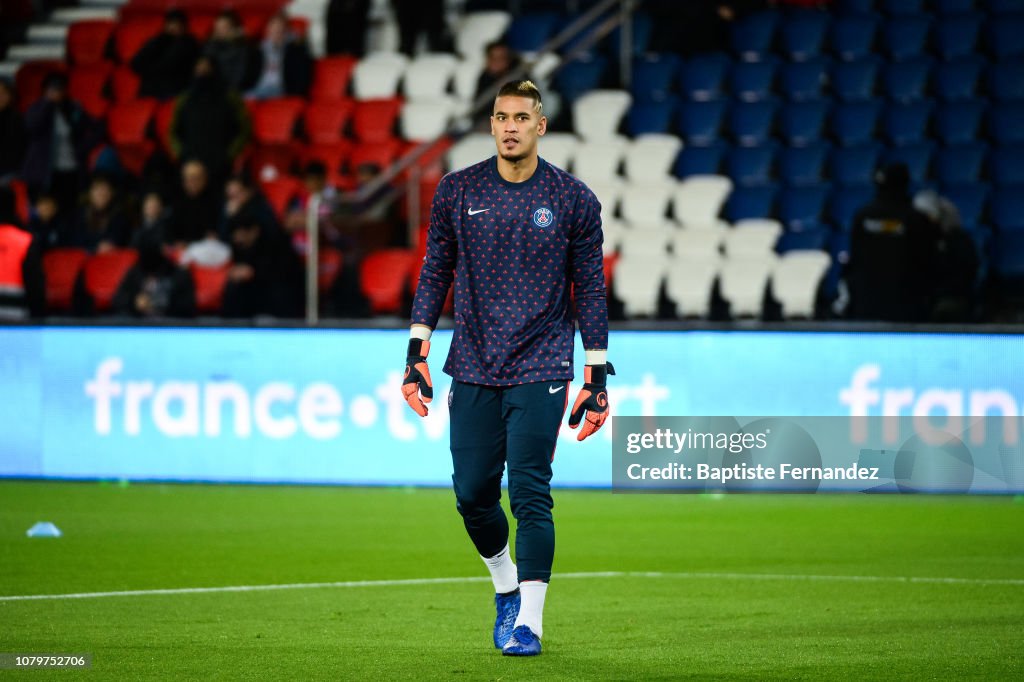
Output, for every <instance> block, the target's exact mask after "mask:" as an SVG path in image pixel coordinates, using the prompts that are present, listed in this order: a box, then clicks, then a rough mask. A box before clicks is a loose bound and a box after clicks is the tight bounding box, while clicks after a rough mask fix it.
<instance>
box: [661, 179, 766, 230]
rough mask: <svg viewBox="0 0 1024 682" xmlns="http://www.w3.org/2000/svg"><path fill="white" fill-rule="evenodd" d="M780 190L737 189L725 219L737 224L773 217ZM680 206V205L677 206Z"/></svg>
mask: <svg viewBox="0 0 1024 682" xmlns="http://www.w3.org/2000/svg"><path fill="white" fill-rule="evenodd" d="M777 193H778V188H777V187H774V186H769V187H737V188H735V189H734V190H733V191H732V193H731V194H729V200H728V201H727V202H726V203H725V208H724V214H725V219H726V220H728V221H729V222H732V223H735V222H737V221H740V220H747V219H750V218H765V217H767V216H770V215H772V213H773V209H774V206H775V197H776V194H777ZM677 205H678V204H677Z"/></svg>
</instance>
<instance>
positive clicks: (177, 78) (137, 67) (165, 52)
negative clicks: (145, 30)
mask: <svg viewBox="0 0 1024 682" xmlns="http://www.w3.org/2000/svg"><path fill="white" fill-rule="evenodd" d="M198 57H199V42H198V41H197V40H196V39H195V37H194V36H193V35H192V34H191V33H189V32H188V18H187V17H186V16H185V13H184V12H183V11H182V10H180V9H171V10H168V11H167V14H165V15H164V28H163V31H162V32H160V33H159V34H157V35H155V36H153V37H152V38H150V39H149V40H147V41H146V43H145V44H144V45H143V46H142V48H141V49H140V50H139V51H138V52H137V53H136V54H135V56H134V57H132V61H131V67H132V70H134V71H135V73H136V74H138V76H139V79H140V83H139V96H140V97H156V98H158V99H170V98H172V97H177V96H178V95H180V94H181V93H182V92H184V91H185V89H186V88H187V87H188V84H189V81H190V80H191V79H192V70H193V68H194V67H195V63H196V59H197V58H198Z"/></svg>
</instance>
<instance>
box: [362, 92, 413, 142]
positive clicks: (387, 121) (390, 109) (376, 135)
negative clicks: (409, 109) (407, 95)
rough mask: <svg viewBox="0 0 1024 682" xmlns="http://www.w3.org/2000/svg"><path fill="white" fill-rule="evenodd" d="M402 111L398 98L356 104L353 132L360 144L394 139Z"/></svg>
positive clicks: (400, 101)
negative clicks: (396, 124)
mask: <svg viewBox="0 0 1024 682" xmlns="http://www.w3.org/2000/svg"><path fill="white" fill-rule="evenodd" d="M401 110H402V100H401V99H399V98H398V97H389V98H387V99H368V100H363V101H361V102H356V108H355V111H354V112H353V114H352V132H353V133H354V134H355V137H356V139H357V140H359V141H360V142H384V141H386V140H391V139H394V137H395V135H394V130H395V121H396V120H397V119H398V113H399V112H400V111H401Z"/></svg>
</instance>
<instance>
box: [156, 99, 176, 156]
mask: <svg viewBox="0 0 1024 682" xmlns="http://www.w3.org/2000/svg"><path fill="white" fill-rule="evenodd" d="M177 104H178V102H177V100H173V99H169V100H166V101H163V102H160V103H159V104H158V105H157V106H156V112H155V113H154V114H153V128H154V132H155V133H156V139H157V142H159V143H160V147H161V149H163V151H164V153H165V154H168V155H171V154H172V150H171V123H173V122H174V108H175V107H176V106H177Z"/></svg>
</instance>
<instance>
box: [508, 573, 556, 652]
mask: <svg viewBox="0 0 1024 682" xmlns="http://www.w3.org/2000/svg"><path fill="white" fill-rule="evenodd" d="M547 593H548V584H547V583H546V582H544V581H542V580H527V581H526V582H522V583H519V595H520V599H521V601H520V603H519V615H518V616H517V617H516V624H515V627H519V626H520V625H526V626H527V627H529V628H530V629H531V630H533V634H535V635H537V639H540V638H541V637H542V636H543V634H544V597H545V596H546V595H547Z"/></svg>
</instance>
